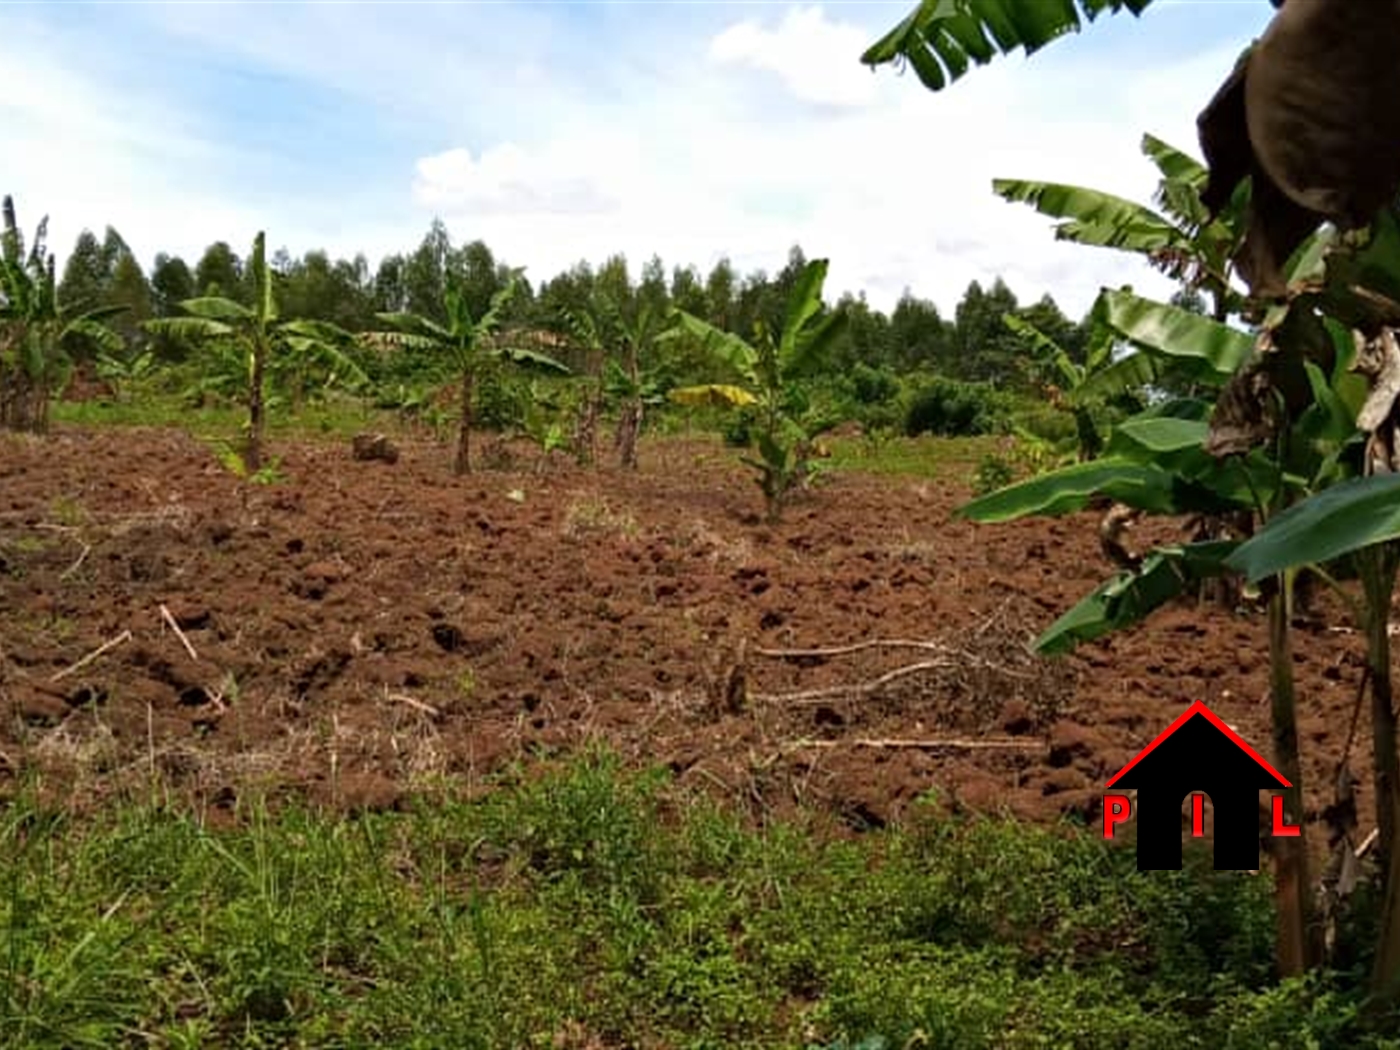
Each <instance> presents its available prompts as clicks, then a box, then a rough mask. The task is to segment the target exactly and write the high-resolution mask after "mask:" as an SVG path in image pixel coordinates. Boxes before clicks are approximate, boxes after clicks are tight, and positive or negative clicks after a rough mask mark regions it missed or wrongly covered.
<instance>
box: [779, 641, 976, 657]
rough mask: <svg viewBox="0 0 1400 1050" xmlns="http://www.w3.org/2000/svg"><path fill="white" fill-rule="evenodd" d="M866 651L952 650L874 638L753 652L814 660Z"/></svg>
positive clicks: (926, 644)
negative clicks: (821, 645) (827, 644)
mask: <svg viewBox="0 0 1400 1050" xmlns="http://www.w3.org/2000/svg"><path fill="white" fill-rule="evenodd" d="M866 649H924V650H927V651H929V652H934V653H948V654H950V655H951V653H952V650H951V649H949V648H948V646H946V645H940V644H939V643H938V642H920V641H914V640H912V639H904V638H888V639H883V638H872V639H870V640H869V641H864V642H853V643H852V644H850V645H832V646H827V647H825V648H821V649H760V648H757V647H755V648H754V650H753V652H754V653H756V654H757V655H759V656H769V657H773V658H774V659H778V660H812V659H825V658H826V657H828V656H845V655H847V654H849V653H859V652H863V651H865V650H866Z"/></svg>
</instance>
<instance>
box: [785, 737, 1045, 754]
mask: <svg viewBox="0 0 1400 1050" xmlns="http://www.w3.org/2000/svg"><path fill="white" fill-rule="evenodd" d="M787 746H788V747H789V748H791V749H792V750H795V751H800V750H802V749H804V748H809V747H818V748H834V747H871V748H882V749H891V750H892V749H896V748H908V749H911V750H918V751H941V750H944V749H947V750H950V751H980V750H988V749H992V748H1010V749H1011V750H1015V751H1040V750H1043V749H1044V748H1045V742H1044V741H1041V740H957V739H944V740H900V739H895V740H873V739H865V738H860V739H856V740H797V741H794V742H793V743H791V744H789V745H787Z"/></svg>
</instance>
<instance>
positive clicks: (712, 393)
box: [667, 383, 758, 408]
mask: <svg viewBox="0 0 1400 1050" xmlns="http://www.w3.org/2000/svg"><path fill="white" fill-rule="evenodd" d="M667 396H668V397H669V398H670V399H671V400H672V401H674V402H675V403H676V404H678V405H690V406H693V407H700V406H707V405H718V406H722V407H725V408H742V407H743V406H744V405H754V404H757V403H758V398H756V397H754V396H753V395H752V394H750V393H749V392H748V391H747V390H745V389H743V388H742V387H737V386H729V385H726V384H724V383H706V384H705V385H704V386H683V387H679V388H677V389H675V390H672V391H671V392H670V394H668V395H667Z"/></svg>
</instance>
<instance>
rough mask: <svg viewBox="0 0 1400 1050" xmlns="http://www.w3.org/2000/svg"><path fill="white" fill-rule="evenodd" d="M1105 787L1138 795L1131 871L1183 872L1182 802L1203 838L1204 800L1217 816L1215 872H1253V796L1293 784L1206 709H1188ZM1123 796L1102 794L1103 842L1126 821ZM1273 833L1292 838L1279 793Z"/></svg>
mask: <svg viewBox="0 0 1400 1050" xmlns="http://www.w3.org/2000/svg"><path fill="white" fill-rule="evenodd" d="M1107 786H1108V787H1109V788H1119V789H1125V788H1135V789H1136V790H1137V866H1138V870H1139V871H1180V870H1181V803H1182V799H1184V798H1185V797H1186V796H1187V795H1193V796H1194V797H1193V798H1192V829H1191V830H1192V834H1193V835H1194V836H1197V837H1199V836H1202V835H1204V834H1205V830H1204V820H1205V800H1204V798H1203V797H1202V794H1195V793H1197V792H1200V793H1203V794H1204V795H1208V796H1209V797H1210V800H1211V806H1212V808H1213V810H1214V813H1215V869H1216V870H1217V871H1227V870H1246V871H1253V870H1257V869H1258V867H1259V792H1260V791H1261V790H1265V791H1267V790H1273V791H1278V790H1280V789H1283V788H1288V787H1291V786H1292V785H1291V784H1290V783H1289V782H1288V781H1287V780H1286V779H1285V778H1284V777H1283V775H1282V774H1281V773H1279V771H1278V770H1276V769H1274V767H1273V766H1271V765H1269V763H1268V762H1265V761H1264V759H1263V758H1261V757H1260V755H1259V753H1258V752H1257V751H1255V750H1254V748H1252V747H1250V746H1249V745H1248V744H1247V743H1245V742H1244V741H1243V740H1242V739H1240V737H1239V734H1237V733H1236V732H1235V731H1234V730H1233V729H1231V728H1230V727H1229V726H1227V725H1226V724H1225V723H1224V722H1222V721H1221V720H1220V719H1219V717H1217V716H1216V715H1215V713H1214V712H1212V711H1211V710H1210V709H1209V708H1207V707H1206V705H1205V704H1202V703H1200V702H1197V703H1194V704H1192V705H1191V706H1190V707H1188V708H1187V709H1186V711H1185V712H1183V713H1182V715H1181V717H1180V718H1178V719H1177V720H1176V721H1175V722H1173V723H1172V724H1171V725H1169V726H1167V728H1166V729H1165V730H1163V731H1162V733H1161V734H1160V735H1159V736H1158V737H1157V739H1155V740H1153V741H1152V743H1150V744H1148V745H1147V746H1146V747H1145V748H1143V749H1142V750H1141V751H1140V752H1138V754H1137V756H1136V757H1135V758H1133V760H1132V761H1131V762H1129V763H1128V764H1127V765H1126V766H1124V767H1123V768H1122V769H1120V770H1119V771H1118V772H1117V773H1116V774H1114V776H1113V779H1111V780H1110V781H1109V782H1108V784H1107ZM1129 816H1130V813H1129V799H1128V796H1127V795H1122V794H1106V795H1104V808H1103V833H1104V838H1106V839H1111V838H1113V830H1114V825H1116V824H1120V823H1122V822H1123V821H1125V820H1127V819H1128V817H1129ZM1273 834H1275V835H1298V834H1301V829H1300V828H1299V827H1298V826H1296V825H1293V826H1290V825H1286V824H1285V823H1284V814H1283V796H1282V795H1275V796H1274V798H1273Z"/></svg>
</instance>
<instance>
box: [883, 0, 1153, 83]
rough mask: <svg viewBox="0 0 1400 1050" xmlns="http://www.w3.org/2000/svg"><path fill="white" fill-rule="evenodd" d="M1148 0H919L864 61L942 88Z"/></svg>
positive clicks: (1134, 9) (1135, 10)
mask: <svg viewBox="0 0 1400 1050" xmlns="http://www.w3.org/2000/svg"><path fill="white" fill-rule="evenodd" d="M1151 3H1152V0H1078V2H1077V3H1076V2H1075V0H921V2H920V4H919V6H918V7H916V8H915V9H914V10H913V11H911V12H910V13H909V14H908V15H907V16H906V17H905V18H904V20H903V21H901V22H900V23H899V25H897V26H895V27H894V28H893V29H892V30H890V31H889V32H888V33H886V34H885V35H884V36H883V37H881V38H880V39H879V40H878V41H876V42H875V43H874V44H872V45H871V46H870V47H869V48H867V49H866V51H865V54H864V55H862V56H861V61H862V62H864V63H865V64H866V65H868V66H872V67H875V66H882V65H887V64H890V63H893V64H895V65H896V67H897V68H903V67H904V66H905V65H910V66H913V67H914V72H915V73H916V74H917V75H918V77H919V80H920V81H921V82H922V83H923V85H924V87H926V88H928V89H929V90H930V91H940V90H942V89H943V88H945V87H947V86H948V85H949V84H951V83H953V82H954V81H956V80H958V79H960V78H961V77H962V76H963V75H964V74H965V73H967V71H968V70H969V69H970V68H971V67H972V66H973V65H974V64H976V65H979V66H980V65H986V64H987V63H988V62H990V61H991V60H992V59H993V58H994V57H995V56H996V55H997V54H998V53H1000V54H1003V55H1006V54H1010V53H1011V52H1012V51H1014V50H1016V49H1017V48H1020V49H1022V50H1023V51H1024V52H1025V54H1026V55H1033V54H1035V53H1036V52H1037V51H1039V50H1040V49H1041V48H1043V47H1045V46H1046V45H1047V44H1050V43H1052V42H1053V41H1055V40H1058V39H1059V38H1060V37H1062V36H1064V35H1065V34H1067V33H1071V32H1078V31H1079V30H1080V28H1081V26H1082V25H1083V23H1084V22H1086V21H1088V22H1092V21H1093V20H1094V19H1096V18H1097V17H1098V16H1099V15H1100V14H1103V13H1104V12H1105V11H1107V12H1112V13H1115V14H1116V13H1117V12H1119V11H1124V10H1126V11H1131V12H1132V13H1133V14H1134V15H1140V14H1141V13H1142V12H1143V11H1144V10H1145V9H1146V8H1147V7H1148V6H1149V5H1150V4H1151Z"/></svg>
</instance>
